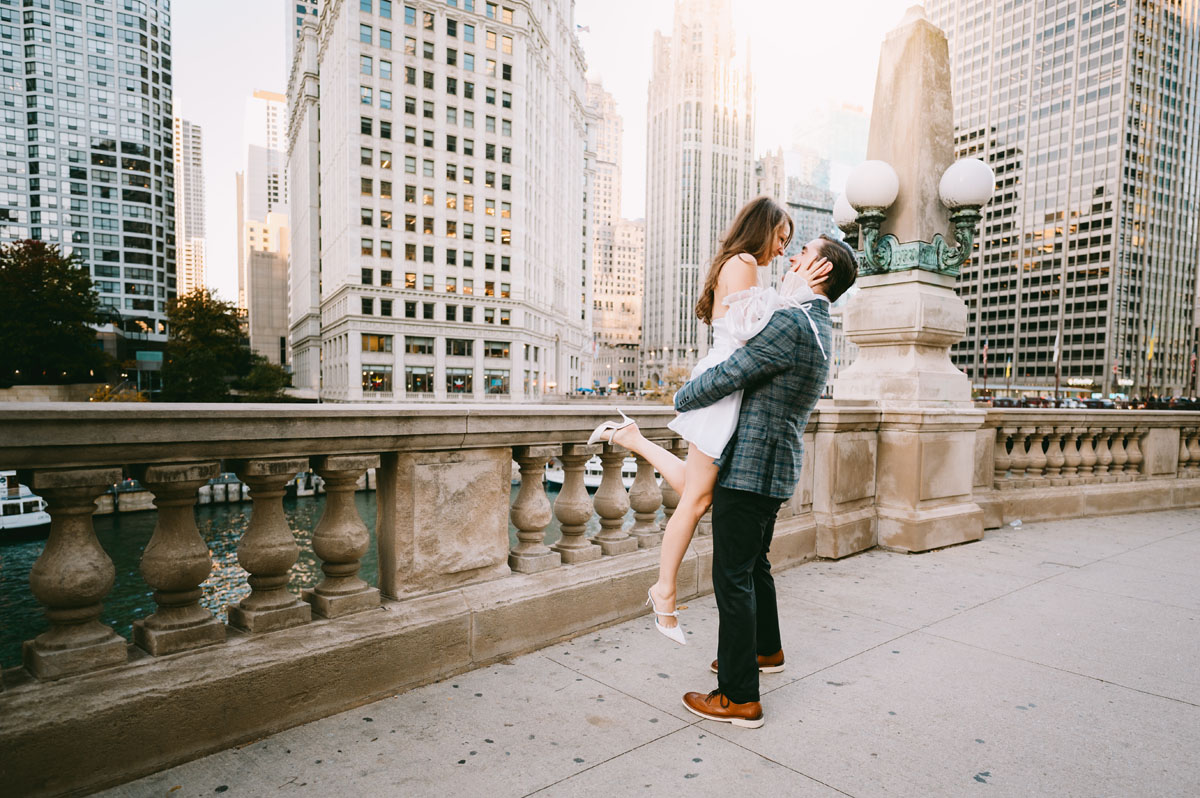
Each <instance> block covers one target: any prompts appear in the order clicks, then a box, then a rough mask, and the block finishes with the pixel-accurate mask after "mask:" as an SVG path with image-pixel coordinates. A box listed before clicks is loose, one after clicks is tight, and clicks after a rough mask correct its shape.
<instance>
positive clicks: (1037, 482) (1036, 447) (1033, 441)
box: [1025, 427, 1054, 487]
mask: <svg viewBox="0 0 1200 798" xmlns="http://www.w3.org/2000/svg"><path fill="white" fill-rule="evenodd" d="M1053 430H1054V428H1053V427H1035V428H1034V430H1033V434H1032V435H1030V436H1029V465H1028V466H1026V467H1025V474H1026V478H1027V482H1028V484H1029V485H1030V486H1031V487H1041V486H1042V485H1044V484H1045V482H1046V480H1045V477H1044V474H1045V471H1046V451H1045V449H1044V448H1043V447H1042V441H1044V440H1045V439H1046V435H1047V433H1050V432H1053Z"/></svg>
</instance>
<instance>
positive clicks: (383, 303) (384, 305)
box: [379, 299, 392, 316]
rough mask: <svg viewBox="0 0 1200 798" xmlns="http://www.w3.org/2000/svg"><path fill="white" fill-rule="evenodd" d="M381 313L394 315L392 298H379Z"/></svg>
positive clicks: (382, 314) (381, 314)
mask: <svg viewBox="0 0 1200 798" xmlns="http://www.w3.org/2000/svg"><path fill="white" fill-rule="evenodd" d="M379 315H380V316H391V315H392V300H390V299H381V300H379Z"/></svg>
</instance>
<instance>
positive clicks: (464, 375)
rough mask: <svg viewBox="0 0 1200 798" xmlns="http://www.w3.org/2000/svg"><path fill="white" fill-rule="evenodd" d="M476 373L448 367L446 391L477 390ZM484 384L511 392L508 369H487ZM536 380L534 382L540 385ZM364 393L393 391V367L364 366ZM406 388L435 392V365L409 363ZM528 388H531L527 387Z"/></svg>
mask: <svg viewBox="0 0 1200 798" xmlns="http://www.w3.org/2000/svg"><path fill="white" fill-rule="evenodd" d="M525 375H526V377H525V382H526V383H527V384H528V382H529V372H528V371H526V372H525ZM474 377H475V373H474V372H473V371H472V370H471V369H461V368H459V369H456V368H448V369H446V393H452V394H469V393H473V392H474ZM483 379H484V384H485V385H486V386H487V387H486V390H487V393H489V394H497V395H504V394H507V393H508V392H509V371H508V369H484V371H483ZM536 384H537V382H536V380H535V381H534V385H536ZM362 389H363V393H391V392H392V367H391V366H363V367H362ZM404 389H405V391H407V392H408V393H433V367H432V366H405V368H404ZM526 390H527V391H528V388H526Z"/></svg>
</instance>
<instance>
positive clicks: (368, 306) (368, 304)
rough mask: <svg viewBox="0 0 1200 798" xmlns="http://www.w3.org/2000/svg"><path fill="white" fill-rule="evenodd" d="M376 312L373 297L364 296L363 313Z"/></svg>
mask: <svg viewBox="0 0 1200 798" xmlns="http://www.w3.org/2000/svg"><path fill="white" fill-rule="evenodd" d="M374 313H375V300H374V299H372V298H371V297H367V296H365V297H362V314H363V315H364V316H371V315H373V314H374Z"/></svg>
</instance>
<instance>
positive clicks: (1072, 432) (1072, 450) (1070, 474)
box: [1059, 427, 1084, 485]
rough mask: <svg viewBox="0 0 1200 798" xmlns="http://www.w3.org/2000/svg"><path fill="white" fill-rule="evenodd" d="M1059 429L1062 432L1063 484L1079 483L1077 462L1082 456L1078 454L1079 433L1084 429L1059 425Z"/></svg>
mask: <svg viewBox="0 0 1200 798" xmlns="http://www.w3.org/2000/svg"><path fill="white" fill-rule="evenodd" d="M1059 431H1060V432H1062V434H1063V443H1062V448H1063V470H1062V476H1063V481H1062V482H1061V483H1060V484H1063V485H1078V484H1079V463H1080V462H1081V461H1082V458H1081V457H1080V456H1079V435H1080V433H1082V432H1083V431H1084V430H1083V429H1082V428H1080V427H1059Z"/></svg>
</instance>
